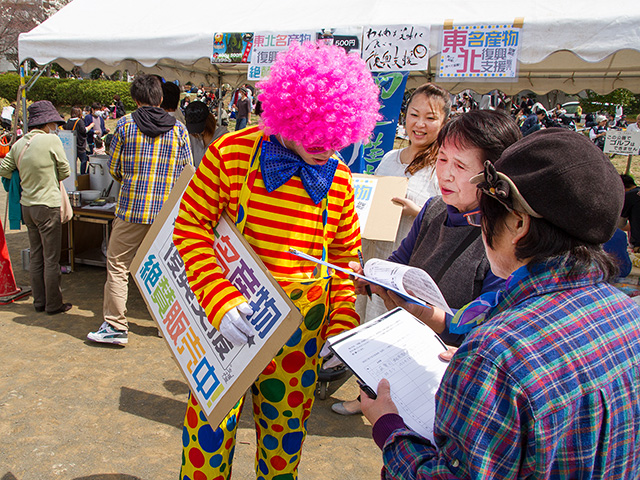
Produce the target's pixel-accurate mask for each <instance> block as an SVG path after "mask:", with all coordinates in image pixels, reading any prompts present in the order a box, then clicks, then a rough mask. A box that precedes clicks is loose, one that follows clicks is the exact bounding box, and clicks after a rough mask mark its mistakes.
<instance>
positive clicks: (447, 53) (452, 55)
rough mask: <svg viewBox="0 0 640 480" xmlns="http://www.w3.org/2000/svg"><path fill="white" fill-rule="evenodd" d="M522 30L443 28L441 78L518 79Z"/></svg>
mask: <svg viewBox="0 0 640 480" xmlns="http://www.w3.org/2000/svg"><path fill="white" fill-rule="evenodd" d="M521 31H522V29H521V28H515V27H512V26H509V25H464V26H455V27H453V28H451V29H444V30H443V31H442V53H441V54H440V62H439V68H438V79H439V80H447V79H452V80H457V79H460V78H474V79H476V78H491V79H492V80H495V79H497V78H505V79H509V78H516V77H517V75H518V51H519V47H520V37H521Z"/></svg>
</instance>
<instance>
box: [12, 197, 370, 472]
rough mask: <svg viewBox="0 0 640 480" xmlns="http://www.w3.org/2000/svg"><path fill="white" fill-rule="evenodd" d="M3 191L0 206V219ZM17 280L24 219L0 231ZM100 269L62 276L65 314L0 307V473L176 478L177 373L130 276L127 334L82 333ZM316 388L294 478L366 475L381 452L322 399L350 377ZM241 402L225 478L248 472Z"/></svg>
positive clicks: (98, 296)
mask: <svg viewBox="0 0 640 480" xmlns="http://www.w3.org/2000/svg"><path fill="white" fill-rule="evenodd" d="M5 198H6V197H5V194H4V192H2V193H0V212H2V222H3V225H5V224H4V211H5V207H4V201H5ZM5 237H6V240H7V244H8V248H9V253H10V256H11V262H12V265H13V273H14V275H15V278H16V283H17V284H18V285H19V286H20V285H29V275H28V272H26V271H23V269H22V261H21V255H20V252H21V250H22V249H24V248H27V247H28V239H27V234H26V230H25V228H24V227H23V229H22V230H21V231H5ZM105 277H106V273H105V270H104V269H103V268H100V267H91V266H86V265H77V266H76V271H75V272H73V273H70V274H68V275H63V278H62V289H63V294H64V299H65V301H67V302H71V303H73V308H72V309H71V310H70V311H69V312H67V313H64V314H59V315H55V316H49V315H47V314H45V313H36V312H35V311H34V309H33V305H32V298H31V297H27V298H25V299H22V300H19V301H17V302H14V303H12V304H9V305H3V306H0V338H1V339H2V349H1V350H0V365H1V367H0V480H36V479H37V480H43V479H61V480H66V479H73V480H134V479H143V480H165V479H171V480H173V479H176V478H177V477H178V472H179V469H180V464H181V455H182V441H181V437H182V422H183V418H184V413H185V410H186V399H187V391H188V390H187V384H186V383H185V381H184V380H183V378H182V376H181V374H180V372H179V371H178V368H177V367H176V365H175V363H174V361H173V359H172V357H171V354H170V351H169V349H168V347H167V346H166V345H165V340H164V339H162V338H159V337H158V336H157V329H156V327H155V324H154V322H153V320H151V317H150V315H149V313H148V312H147V309H146V306H145V304H144V301H143V300H142V298H141V297H140V295H139V293H138V291H137V287H136V286H135V284H134V283H133V282H131V284H130V289H129V303H128V308H129V313H128V317H129V322H130V328H131V330H130V335H129V345H128V346H126V347H117V346H110V345H105V346H101V345H97V344H94V343H91V342H89V341H87V340H86V335H87V333H88V332H89V331H93V330H96V329H97V327H98V326H99V325H100V323H101V322H102V320H101V312H102V289H103V285H104V281H105ZM329 391H330V396H329V397H328V398H327V399H326V400H320V399H316V403H315V406H314V408H313V414H312V415H311V418H310V421H309V435H308V437H307V440H306V442H305V446H304V453H303V455H302V460H301V463H300V479H303V480H307V479H308V480H315V479H323V480H326V479H344V478H348V479H354V480H359V479H372V478H377V477H378V476H379V472H380V466H381V455H380V451H379V450H378V448H377V447H376V445H375V444H374V442H373V440H372V439H371V427H370V425H369V424H368V422H367V421H366V420H365V419H364V418H363V417H361V416H352V417H341V416H338V415H336V414H334V413H332V412H331V410H330V407H331V404H332V403H334V402H335V401H338V400H344V399H350V398H353V397H354V396H355V395H356V391H357V388H356V385H355V382H354V380H353V377H351V378H349V379H347V380H343V381H342V382H337V383H336V384H333V385H330V390H329ZM254 454H255V433H254V429H253V420H252V418H251V413H250V409H249V408H245V411H244V413H243V417H242V419H241V422H240V425H239V429H238V444H237V447H236V453H235V462H234V475H233V478H238V479H248V478H255V476H254V473H253V472H254V470H253V469H254V467H253V459H254Z"/></svg>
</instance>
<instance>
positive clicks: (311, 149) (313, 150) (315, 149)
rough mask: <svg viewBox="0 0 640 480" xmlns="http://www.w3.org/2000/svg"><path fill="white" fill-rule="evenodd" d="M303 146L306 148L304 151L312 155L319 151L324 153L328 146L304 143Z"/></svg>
mask: <svg viewBox="0 0 640 480" xmlns="http://www.w3.org/2000/svg"><path fill="white" fill-rule="evenodd" d="M303 148H304V151H305V152H307V153H308V154H310V155H314V154H317V153H324V152H326V151H327V148H325V147H306V146H304V145H303Z"/></svg>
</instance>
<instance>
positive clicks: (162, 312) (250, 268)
mask: <svg viewBox="0 0 640 480" xmlns="http://www.w3.org/2000/svg"><path fill="white" fill-rule="evenodd" d="M173 215H174V217H173V218H175V216H176V215H177V206H176V207H175V209H174V212H173ZM232 228H233V227H232V226H231V225H229V224H228V223H226V222H224V221H222V220H221V221H220V223H219V224H218V225H217V227H216V228H215V229H214V236H215V243H214V246H213V248H214V251H215V254H216V262H217V263H218V265H219V266H220V268H221V269H222V271H223V273H224V275H225V277H226V278H227V279H228V280H229V281H230V282H231V283H232V284H233V285H234V286H235V287H236V288H237V289H238V290H239V291H240V292H241V293H242V294H243V295H244V296H245V298H246V299H247V301H248V302H249V305H251V307H252V309H253V312H254V313H253V314H252V315H250V316H248V317H247V320H248V321H249V323H250V324H251V325H253V327H254V329H255V335H254V336H253V337H251V338H250V341H249V343H248V344H247V345H245V346H235V345H233V344H232V343H231V342H229V341H228V340H227V339H225V338H224V337H223V336H222V335H221V334H220V333H219V332H218V331H217V330H216V329H215V328H214V327H213V326H212V325H211V323H210V322H209V320H208V318H207V315H206V313H205V311H204V309H203V308H202V307H201V306H200V304H199V303H198V300H197V299H196V296H195V295H194V293H193V291H192V290H191V287H190V286H189V283H188V281H187V276H186V272H185V267H184V263H183V261H182V258H181V257H180V255H179V254H178V251H177V250H176V248H175V245H174V244H173V241H172V240H171V234H172V230H173V222H171V221H167V222H166V223H165V225H164V226H163V229H162V230H161V232H160V234H158V236H157V237H156V240H155V241H154V242H153V245H152V247H151V248H150V249H149V251H148V252H147V253H146V255H145V256H144V259H143V261H142V262H141V264H140V267H139V268H138V270H137V272H136V280H137V283H138V285H139V286H140V290H141V293H142V294H143V295H144V296H145V298H146V300H147V303H148V304H149V306H150V307H151V309H152V310H153V312H154V317H155V318H156V320H158V323H159V327H160V329H161V331H162V333H163V335H164V337H165V339H166V340H167V342H168V344H169V347H170V348H171V350H172V351H173V354H174V355H175V357H176V359H177V360H178V363H179V364H180V365H181V368H182V370H183V373H184V374H185V375H186V376H187V378H188V380H189V384H190V386H191V389H192V390H193V392H194V393H195V394H196V395H197V397H198V401H199V402H200V404H201V406H202V408H203V410H204V411H205V413H206V414H207V415H208V414H209V413H210V412H211V411H212V409H213V408H214V407H215V405H216V404H217V401H218V400H219V398H220V397H221V396H222V395H223V393H224V392H225V391H226V390H228V388H229V387H230V386H231V385H232V384H233V383H234V382H235V381H236V379H237V378H238V376H239V375H240V374H241V373H242V372H243V371H244V369H245V368H246V366H247V365H248V363H249V362H250V361H251V360H252V358H253V356H254V355H255V354H256V352H257V351H258V349H259V348H261V346H262V345H263V344H264V342H265V341H266V340H267V339H268V338H269V336H270V335H271V334H272V333H273V332H274V331H275V329H276V328H277V326H278V325H279V324H280V322H281V321H282V320H283V319H284V318H285V317H286V316H287V315H288V314H289V313H290V311H291V309H290V308H289V306H288V304H287V303H286V302H284V301H283V299H282V298H281V297H279V296H277V295H276V294H275V292H274V290H273V289H272V287H271V284H270V282H269V281H268V280H267V279H266V274H265V273H264V272H263V271H262V270H261V268H260V267H259V266H258V264H256V263H255V261H254V260H253V258H252V257H251V255H250V254H249V253H248V252H247V251H246V248H245V247H244V246H243V245H242V243H240V242H239V240H238V238H237V237H236V235H237V234H235V233H233V230H232ZM165 230H166V231H165Z"/></svg>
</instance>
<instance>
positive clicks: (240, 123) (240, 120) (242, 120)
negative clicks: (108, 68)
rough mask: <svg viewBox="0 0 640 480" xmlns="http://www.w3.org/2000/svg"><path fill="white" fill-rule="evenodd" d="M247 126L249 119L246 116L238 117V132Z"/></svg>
mask: <svg viewBox="0 0 640 480" xmlns="http://www.w3.org/2000/svg"><path fill="white" fill-rule="evenodd" d="M246 126H247V119H246V118H238V119H237V120H236V132H237V131H238V130H242V129H243V128H245V127H246Z"/></svg>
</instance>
